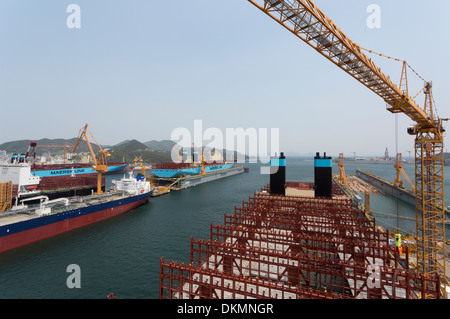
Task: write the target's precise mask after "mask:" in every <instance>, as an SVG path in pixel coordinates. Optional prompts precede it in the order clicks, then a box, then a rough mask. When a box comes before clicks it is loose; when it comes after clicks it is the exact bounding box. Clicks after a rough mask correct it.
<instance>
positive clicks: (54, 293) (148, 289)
mask: <svg viewBox="0 0 450 319" xmlns="http://www.w3.org/2000/svg"><path fill="white" fill-rule="evenodd" d="M243 165H244V166H245V167H248V168H249V172H248V173H243V174H239V175H235V176H230V177H228V178H225V179H221V180H216V181H213V182H209V183H205V184H201V185H198V186H196V187H193V188H189V189H184V190H181V191H173V192H171V193H169V194H166V195H163V196H159V197H152V198H150V201H149V203H147V204H145V205H143V206H141V207H138V208H137V209H134V210H132V211H129V212H127V213H125V214H122V215H120V216H117V217H114V218H111V219H109V220H105V221H102V222H98V223H96V224H93V225H89V226H86V227H83V228H81V229H76V230H73V231H71V232H69V233H65V234H62V235H59V236H55V237H52V238H49V239H46V240H42V241H40V242H37V243H34V244H30V245H28V246H25V247H21V248H17V249H15V250H12V251H8V252H5V253H3V254H1V255H0V299H106V298H107V296H108V295H110V294H111V293H113V294H114V296H115V297H117V298H124V299H157V298H159V274H160V259H161V258H164V259H165V261H168V260H169V261H178V262H183V263H189V259H190V241H191V237H194V238H196V239H202V238H204V239H209V232H210V226H211V224H213V225H219V224H223V222H224V214H225V213H227V214H232V213H234V207H235V206H237V207H239V206H241V205H242V202H243V201H246V200H248V199H249V197H250V196H252V195H253V194H254V193H255V192H257V191H259V190H261V188H262V187H263V186H264V185H267V184H268V183H269V175H266V174H262V173H261V168H262V167H263V166H267V164H265V163H244V164H243ZM403 167H404V170H405V171H406V173H407V174H408V176H409V177H410V179H411V180H414V164H404V165H403ZM356 169H362V170H365V171H368V172H371V173H373V174H376V175H378V176H380V177H382V178H385V179H387V180H390V181H393V180H394V178H395V174H396V173H395V169H394V166H393V164H381V163H380V164H345V171H346V174H347V175H355V174H356ZM333 172H334V173H336V174H339V168H338V166H337V163H333ZM449 174H450V170H445V178H444V180H445V181H448V180H449V177H450V176H449ZM122 176H123V174H119V175H110V176H107V177H106V178H107V184H108V185H109V184H111V181H112V180H113V179H120V178H121V177H122ZM286 180H287V181H299V182H313V181H314V161H313V158H308V157H292V158H289V157H288V158H287V159H286ZM361 195H362V194H361ZM449 195H450V187H449V186H448V185H446V186H445V198H446V204H447V205H448V202H449V201H448V200H449V199H450V197H449ZM362 198H364V196H363V195H362ZM371 209H372V210H373V211H377V212H384V213H389V214H391V215H394V216H386V215H374V217H375V221H376V224H377V225H380V226H383V227H385V228H388V229H397V228H398V229H400V230H401V231H402V233H411V232H412V231H415V221H414V220H408V219H402V218H397V216H406V217H411V218H415V208H414V206H413V205H409V204H406V203H403V202H401V201H399V200H397V199H394V198H390V197H386V196H384V195H375V194H372V195H371ZM449 228H450V227H448V226H446V234H448V233H449ZM446 237H448V235H446ZM74 267H76V269H77V276H78V277H77V285H76V286H75V287H74V285H73V275H74V274H75V272H74V269H75V268H74ZM71 283H72V284H71Z"/></svg>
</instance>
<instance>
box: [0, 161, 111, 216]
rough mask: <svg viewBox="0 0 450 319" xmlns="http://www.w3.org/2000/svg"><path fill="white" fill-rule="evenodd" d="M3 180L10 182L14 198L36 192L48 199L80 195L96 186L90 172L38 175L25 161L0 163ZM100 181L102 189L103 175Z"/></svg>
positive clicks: (0, 173) (1, 179)
mask: <svg viewBox="0 0 450 319" xmlns="http://www.w3.org/2000/svg"><path fill="white" fill-rule="evenodd" d="M5 182H11V184H12V185H11V196H12V198H15V199H19V198H26V197H32V196H35V195H37V194H39V195H45V196H47V197H49V198H50V199H55V198H58V197H67V196H69V197H70V196H77V195H81V196H82V195H89V194H91V193H92V192H93V191H95V189H96V188H97V177H95V176H92V175H90V174H86V175H81V174H79V175H75V174H71V175H59V176H45V177H40V176H37V175H35V174H34V172H32V164H29V163H26V162H23V163H14V164H0V183H5ZM101 183H102V186H101V188H102V189H103V190H104V188H105V178H104V177H103V178H102V180H101ZM0 204H1V203H0ZM1 211H2V210H1V209H0V212H1Z"/></svg>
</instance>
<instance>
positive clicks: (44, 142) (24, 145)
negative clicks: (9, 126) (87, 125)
mask: <svg viewBox="0 0 450 319" xmlns="http://www.w3.org/2000/svg"><path fill="white" fill-rule="evenodd" d="M32 141H34V142H36V143H37V147H36V155H41V154H43V153H46V152H48V153H50V154H64V145H65V144H66V143H67V152H71V151H72V149H73V146H74V145H75V143H76V142H77V138H76V137H74V138H71V139H62V138H57V139H48V138H43V139H40V140H19V141H12V142H6V143H3V144H0V150H5V151H6V152H7V153H17V154H20V153H26V152H27V150H28V146H29V145H30V142H32ZM49 146H53V147H49ZM55 146H57V147H55ZM91 146H92V149H93V150H94V152H97V151H98V150H99V147H98V146H97V144H95V143H92V144H91ZM80 152H89V147H88V145H87V143H86V141H84V140H83V141H81V143H80V145H79V146H78V147H77V150H76V153H80Z"/></svg>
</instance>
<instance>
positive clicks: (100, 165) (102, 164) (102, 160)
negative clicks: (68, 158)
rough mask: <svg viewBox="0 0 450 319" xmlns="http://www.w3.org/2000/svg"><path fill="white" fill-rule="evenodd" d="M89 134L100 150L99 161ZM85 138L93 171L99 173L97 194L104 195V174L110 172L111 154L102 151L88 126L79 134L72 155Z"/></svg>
mask: <svg viewBox="0 0 450 319" xmlns="http://www.w3.org/2000/svg"><path fill="white" fill-rule="evenodd" d="M87 132H89V133H90V134H91V136H92V138H93V139H94V141H95V143H96V144H97V145H98V147H99V148H100V152H99V156H98V159H97V157H96V156H95V153H94V151H93V150H92V146H91V142H89V138H88V135H87ZM83 138H84V139H85V140H86V142H87V145H88V146H89V151H90V152H91V156H92V159H93V161H94V167H93V169H94V171H96V172H97V194H102V193H103V191H102V173H103V172H107V171H108V163H107V158H108V157H110V156H111V154H109V152H108V151H106V150H103V149H102V147H101V146H100V144H99V143H98V142H97V140H96V139H95V137H94V135H93V134H92V132H91V130H90V129H89V128H88V125H87V124H86V125H85V126H83V127H82V128H81V129H80V132H79V134H78V139H77V142H76V143H75V146H74V147H73V150H72V153H73V152H75V150H76V149H77V147H78V145H80V143H81V141H82V140H83Z"/></svg>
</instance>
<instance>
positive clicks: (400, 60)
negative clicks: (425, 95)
mask: <svg viewBox="0 0 450 319" xmlns="http://www.w3.org/2000/svg"><path fill="white" fill-rule="evenodd" d="M359 48H360V49H361V50H364V51H367V52H370V53H373V54H377V55H379V56H382V57H385V58H388V59H391V60H395V61H398V62H405V63H406V65H407V66H408V68H410V69H411V71H413V72H414V73H415V74H416V75H417V76H418V77H419V78H420V79H421V80H422V81H424V82H426V83H428V81H427V80H425V79H424V78H423V77H422V76H420V74H419V73H417V71H416V70H414V69H413V68H412V66H411V65H409V63H408V62H406V60H402V59H397V58H394V57H391V56H389V55H385V54H383V53H378V52H375V51H373V50H369V49H365V48H363V47H361V46H360V47H359Z"/></svg>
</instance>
